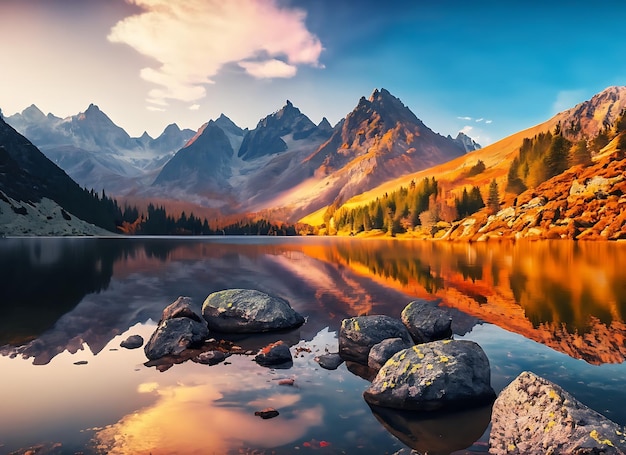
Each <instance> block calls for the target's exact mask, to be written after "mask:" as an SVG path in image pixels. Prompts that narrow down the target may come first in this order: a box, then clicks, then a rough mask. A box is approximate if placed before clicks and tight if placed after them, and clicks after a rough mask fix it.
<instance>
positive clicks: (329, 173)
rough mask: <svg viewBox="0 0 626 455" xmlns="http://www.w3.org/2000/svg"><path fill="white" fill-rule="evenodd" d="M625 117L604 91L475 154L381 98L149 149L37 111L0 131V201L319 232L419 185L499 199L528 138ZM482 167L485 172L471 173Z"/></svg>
mask: <svg viewBox="0 0 626 455" xmlns="http://www.w3.org/2000/svg"><path fill="white" fill-rule="evenodd" d="M624 109H626V87H610V88H608V89H606V90H604V91H603V92H601V93H599V94H598V95H596V96H594V97H593V98H592V99H591V100H589V101H586V102H584V103H581V104H579V105H578V106H575V107H573V108H571V109H569V110H566V111H564V112H561V113H559V114H557V115H556V116H555V117H553V118H552V119H550V120H548V121H546V122H545V123H542V124H540V125H537V126H535V127H532V128H529V129H527V130H524V131H521V132H520V133H517V134H515V135H512V136H510V137H508V138H505V139H503V140H501V141H500V142H498V143H496V144H492V145H490V146H489V147H486V148H483V149H481V148H480V145H478V144H476V143H475V142H474V141H473V140H472V139H471V138H470V137H468V136H467V135H465V134H463V133H459V134H458V136H457V137H456V138H452V137H451V136H447V137H444V136H442V135H440V134H437V133H435V132H433V131H432V130H431V129H429V128H428V127H427V126H426V125H424V123H423V122H422V121H421V120H420V119H419V118H418V117H417V116H416V115H415V114H414V113H413V112H411V110H410V109H409V108H407V107H406V106H405V105H404V104H403V103H402V102H401V101H400V100H399V99H398V98H396V97H394V96H393V95H392V94H391V93H389V92H388V91H387V90H385V89H376V90H374V91H373V93H372V94H371V95H370V97H369V98H365V97H362V98H361V99H360V100H359V101H358V103H357V105H356V106H355V108H354V109H353V110H352V111H351V112H350V113H348V114H347V115H346V117H345V118H343V119H342V120H341V121H339V122H338V123H337V124H336V125H334V126H331V125H330V124H329V122H328V121H327V120H326V119H323V120H322V121H321V122H320V123H319V124H317V125H316V124H315V123H314V122H312V121H311V120H310V119H309V118H308V117H307V116H306V115H305V114H303V113H302V112H301V111H300V110H299V109H298V108H297V107H295V106H294V105H293V104H292V103H291V102H290V101H287V102H286V103H285V105H284V106H283V107H282V108H281V109H279V110H278V111H276V112H274V113H272V114H270V115H268V116H266V117H264V118H263V119H261V120H260V121H259V122H258V124H257V126H256V127H255V128H254V129H252V130H248V129H242V128H240V127H239V126H237V125H236V124H235V123H233V122H232V121H231V120H230V119H229V118H228V117H226V116H225V115H223V114H222V115H221V116H220V117H219V118H217V119H215V120H210V121H208V122H207V123H205V124H204V125H202V127H201V128H200V129H199V130H198V131H197V132H193V131H191V130H181V129H180V128H179V127H178V126H177V125H175V124H172V125H170V126H168V127H167V128H166V129H165V130H164V132H163V133H162V134H161V135H160V136H159V137H157V138H156V139H153V138H151V137H150V136H149V135H147V134H145V133H144V134H143V135H142V136H141V137H139V138H132V137H130V136H129V135H128V134H127V133H126V132H125V131H124V130H123V129H122V128H120V127H118V126H116V125H115V124H114V123H113V122H112V121H111V120H110V119H109V117H108V116H107V115H106V114H104V113H103V112H102V111H100V109H99V108H98V107H97V106H94V105H90V106H89V108H88V109H87V110H86V111H85V112H83V113H80V114H78V115H75V116H71V117H68V118H65V119H61V118H59V117H56V116H54V115H52V114H48V115H45V114H43V112H41V111H40V110H39V109H38V108H37V107H36V106H34V105H33V106H30V107H29V108H27V109H25V110H24V111H23V112H22V113H20V114H15V115H12V116H9V117H6V118H5V119H4V120H5V121H6V123H5V121H2V124H1V125H0V126H1V127H2V128H0V132H2V135H0V146H3V147H4V149H3V150H0V161H1V163H0V165H1V166H2V173H0V190H2V191H3V194H4V197H5V198H11V200H12V201H18V200H22V201H32V200H36V199H41V198H42V197H49V196H50V198H51V199H52V200H55V201H57V203H59V204H61V205H63V199H62V194H61V193H63V192H64V191H69V192H70V193H72V192H74V191H75V190H76V188H78V189H80V187H79V186H78V185H75V184H73V182H72V183H70V182H71V181H72V179H74V180H75V181H76V182H78V184H79V185H80V186H83V187H86V188H95V189H96V190H98V191H100V190H101V189H104V190H105V191H106V192H107V193H108V194H109V195H118V196H125V195H128V194H132V197H133V198H134V200H137V199H140V200H144V201H149V200H158V201H160V203H165V204H166V205H167V203H168V201H170V202H171V203H172V204H176V203H181V202H185V203H187V204H194V206H196V207H198V208H204V209H207V208H210V209H212V210H214V211H215V213H221V214H223V215H232V214H244V213H260V214H262V215H265V216H269V217H273V218H274V219H281V220H285V221H298V220H300V219H303V217H305V218H304V219H305V221H306V222H310V223H313V224H315V223H319V222H320V220H321V217H322V214H323V213H324V212H325V211H326V210H327V209H328V208H329V207H332V208H333V210H335V209H337V208H339V207H341V206H343V205H345V204H352V205H354V204H355V201H359V203H366V202H367V201H370V200H373V199H375V198H377V197H381V196H382V195H383V194H385V193H387V192H390V191H393V190H395V189H397V188H399V187H400V185H404V186H408V184H409V183H410V182H411V181H418V180H419V179H422V178H423V177H425V176H428V177H431V176H435V177H437V179H438V180H439V179H441V181H443V182H445V185H446V191H448V192H454V191H457V189H458V188H460V189H462V188H463V187H464V186H467V185H477V186H479V187H481V189H482V190H483V191H485V190H486V188H485V187H486V186H487V185H488V183H489V181H490V180H492V179H496V180H497V181H498V182H499V183H501V184H502V185H501V188H503V187H504V186H505V183H506V182H505V180H506V174H507V171H508V169H509V167H510V163H511V161H512V159H513V158H514V157H515V156H516V155H517V153H518V150H519V147H520V146H521V144H522V142H523V140H524V139H525V138H532V137H533V136H534V135H537V134H539V133H542V132H546V131H551V130H553V129H554V128H555V127H557V125H558V128H559V129H560V130H562V131H563V134H564V135H566V136H567V137H568V138H569V139H570V140H572V141H574V140H578V139H580V138H593V137H595V136H597V134H598V133H599V132H600V131H603V130H606V128H608V127H610V126H611V125H613V124H614V122H615V121H616V119H617V118H618V117H619V115H620V114H621V113H622V112H623V110H624ZM0 117H1V116H0ZM9 125H13V127H14V128H15V130H18V131H19V132H20V133H22V135H23V136H25V137H26V138H28V140H27V139H24V138H23V137H22V136H20V135H19V133H18V132H17V131H15V130H14V129H13V128H12V127H11V126H9ZM16 135H17V136H16ZM29 140H32V141H33V143H34V145H33V143H31V142H29ZM20 144H21V145H20ZM24 144H28V145H24ZM35 146H37V147H39V149H41V151H42V152H43V153H44V154H45V155H46V156H47V157H48V158H49V159H46V157H45V156H43V155H42V154H41V153H40V152H39V150H37V147H35ZM24 147H26V148H24ZM607 150H608V149H607ZM51 161H53V162H54V163H56V164H57V165H58V166H60V167H61V168H62V169H64V170H65V172H67V174H69V177H71V178H72V179H70V178H69V177H68V175H67V174H65V172H63V171H62V170H61V169H59V168H58V167H57V166H55V165H54V164H53V163H52V162H51ZM478 161H481V162H482V165H483V166H484V170H483V171H481V172H480V173H478V174H475V173H470V172H468V170H469V169H470V168H471V167H472V166H474V165H475V164H476V163H477V162H478ZM52 166H53V167H52ZM7 176H11V177H7ZM13 177H14V178H13ZM38 179H39V180H38ZM20 182H21V183H20ZM72 185H74V186H72ZM70 187H71V190H68V188H70ZM42 189H43V190H45V191H43V193H42V192H41V191H40V190H42ZM33 191H35V192H34V193H33ZM81 191H84V190H81ZM44 194H46V196H43V195H44ZM76 194H78V193H76ZM92 194H93V193H92ZM484 194H486V191H485V193H484ZM70 199H71V198H70ZM65 202H66V203H67V200H65ZM11 203H13V202H11ZM65 209H66V210H67V208H65ZM68 212H70V211H69V210H68Z"/></svg>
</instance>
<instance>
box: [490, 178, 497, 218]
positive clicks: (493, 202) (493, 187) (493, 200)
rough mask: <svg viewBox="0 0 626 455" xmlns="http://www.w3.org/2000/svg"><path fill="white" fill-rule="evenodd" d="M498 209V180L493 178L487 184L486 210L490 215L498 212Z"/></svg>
mask: <svg viewBox="0 0 626 455" xmlns="http://www.w3.org/2000/svg"><path fill="white" fill-rule="evenodd" d="M499 210H500V194H499V191H498V182H496V179H493V180H492V181H491V183H490V184H489V197H488V198H487V211H488V212H489V214H490V215H494V214H496V213H498V211H499Z"/></svg>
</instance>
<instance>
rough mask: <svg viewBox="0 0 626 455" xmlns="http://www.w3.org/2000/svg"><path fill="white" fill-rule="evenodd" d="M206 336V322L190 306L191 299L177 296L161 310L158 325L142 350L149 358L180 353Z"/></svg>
mask: <svg viewBox="0 0 626 455" xmlns="http://www.w3.org/2000/svg"><path fill="white" fill-rule="evenodd" d="M208 336H209V329H208V327H207V324H206V322H205V321H204V320H203V319H202V318H201V317H200V316H199V315H198V314H197V313H195V312H194V311H193V309H192V308H191V299H190V298H189V297H179V298H178V299H176V301H175V302H173V303H171V304H170V305H168V306H167V307H166V308H165V309H164V310H163V313H162V315H161V320H160V321H159V325H158V326H157V328H156V330H155V331H154V332H153V333H152V336H151V337H150V339H149V340H148V342H147V343H146V345H145V346H144V352H145V354H146V357H148V359H150V360H156V359H159V358H161V357H164V356H166V355H180V354H181V353H182V352H183V351H184V350H185V349H188V348H192V347H195V346H198V345H200V344H202V342H204V340H206V339H207V338H208Z"/></svg>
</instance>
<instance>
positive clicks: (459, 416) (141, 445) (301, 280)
mask: <svg viewBox="0 0 626 455" xmlns="http://www.w3.org/2000/svg"><path fill="white" fill-rule="evenodd" d="M0 276H1V277H2V278H1V280H2V281H1V282H2V285H1V286H0V308H1V311H2V315H1V317H0V372H1V375H0V383H1V385H2V386H1V387H0V453H3V454H4V453H11V452H14V451H18V450H20V452H18V453H26V451H25V449H26V448H35V449H39V450H40V452H38V453H48V454H57V453H63V454H65V453H67V454H75V453H84V454H92V453H112V454H165V453H167V454H175V453H178V454H190V453H198V454H200V453H201V454H259V455H260V454H293V453H302V454H303V453H309V452H311V451H315V453H320V454H324V453H329V454H344V453H345V454H393V453H395V452H397V451H399V450H401V449H403V448H407V447H413V448H415V449H416V450H418V452H420V453H425V452H427V453H428V454H431V455H432V454H447V453H452V452H454V453H458V454H461V453H486V452H487V451H488V441H489V430H490V407H487V408H479V409H475V410H471V411H463V412H456V413H447V414H438V413H431V414H419V413H406V412H405V413H403V412H395V411H391V410H372V409H370V407H369V406H368V405H367V404H366V402H365V401H364V399H363V396H362V393H363V391H364V390H365V389H366V388H367V386H368V381H367V380H366V379H363V378H362V377H361V376H359V374H361V372H360V371H359V369H358V368H354V366H352V367H351V368H350V369H348V367H347V366H346V364H345V363H344V364H342V365H341V366H340V367H339V368H338V369H336V370H325V369H323V368H321V367H320V366H319V365H318V363H317V362H316V361H315V357H316V356H318V355H321V354H324V353H325V352H327V351H329V352H336V351H337V348H338V346H337V334H338V330H339V327H340V325H341V321H342V320H343V319H344V318H348V317H352V316H356V315H364V314H386V315H390V316H394V317H399V316H400V312H401V311H402V309H403V308H404V307H405V306H406V305H407V304H408V303H409V302H410V301H411V300H415V299H418V298H419V299H431V300H436V301H438V302H439V306H440V307H441V308H443V309H444V310H446V311H448V312H449V314H450V316H451V317H452V319H453V325H452V328H453V331H454V338H455V339H467V340H473V341H475V342H477V343H478V344H480V345H481V346H482V348H483V349H484V351H485V352H486V354H487V356H488V358H489V362H490V365H491V383H492V386H493V388H494V389H495V391H496V392H499V391H500V390H502V389H503V388H504V387H505V386H506V385H507V384H509V383H510V382H511V381H512V380H513V379H514V378H515V377H516V376H517V375H518V374H519V373H521V372H522V371H525V370H530V371H533V372H534V373H536V374H538V375H540V376H543V377H544V378H546V379H549V380H551V381H553V382H555V383H557V384H558V385H560V386H562V387H563V388H564V389H565V390H567V391H569V392H570V393H572V394H573V395H574V396H575V397H576V398H578V399H579V400H580V401H582V402H583V403H584V404H586V405H588V406H590V407H591V408H593V409H595V410H596V411H598V412H600V413H602V414H604V415H605V416H606V417H608V418H610V419H611V420H613V421H615V422H617V423H619V424H621V425H625V424H626V407H624V403H626V388H625V387H624V380H625V379H626V364H625V363H624V359H625V357H626V341H625V340H626V324H625V321H624V317H625V316H626V242H618V243H601V242H598V243H583V242H571V241H541V242H528V243H525V242H517V243H479V244H477V243H473V244H470V243H450V242H427V241H408V240H395V239H384V240H383V239H353V238H324V237H297V238H290V237H288V238H284V237H283V238H279V237H209V238H206V237H203V238H198V237H192V238H186V237H185V238H182V237H167V238H147V237H120V238H3V239H0ZM227 288H251V289H258V290H261V291H264V292H267V293H269V294H273V295H277V296H280V297H283V298H285V299H286V300H288V301H289V302H290V303H291V305H292V307H293V308H294V309H296V310H297V311H298V312H299V313H301V314H302V315H303V316H305V317H306V319H307V320H306V323H305V324H304V325H303V326H301V327H300V328H298V329H296V330H292V331H290V332H286V333H274V334H265V335H255V336H253V335H247V336H237V337H235V336H233V337H231V338H230V339H231V340H232V341H233V342H234V343H235V344H237V345H238V346H241V347H242V348H243V349H244V350H245V351H248V352H250V351H252V352H254V353H256V352H257V351H258V350H259V349H260V348H261V347H263V346H265V345H267V344H268V343H270V342H274V341H277V340H279V339H282V340H284V341H285V342H286V343H288V344H289V345H290V346H291V352H292V354H293V355H294V361H293V366H292V367H291V368H288V369H272V368H266V367H262V366H260V365H258V364H256V362H254V361H253V358H254V356H253V355H232V356H230V357H228V358H227V359H226V361H225V362H222V363H219V364H217V365H212V366H209V365H203V364H199V363H194V362H192V361H186V362H183V363H178V364H174V365H171V366H170V367H169V368H167V367H166V368H157V367H155V366H147V365H146V362H147V359H146V357H145V354H144V352H143V349H133V350H129V349H125V348H121V347H120V342H121V341H122V340H125V339H126V338H127V337H128V336H130V335H135V334H137V335H141V336H142V337H143V338H144V339H145V340H147V339H148V338H149V337H150V335H151V333H152V332H153V331H154V330H155V328H156V323H157V321H158V320H159V318H160V315H161V312H162V310H163V309H164V308H165V307H166V306H167V305H168V304H170V303H171V302H173V301H174V300H176V298H177V297H178V296H189V297H191V298H192V300H193V303H194V305H195V309H196V310H197V311H198V312H199V311H200V308H201V306H202V303H203V301H204V299H205V298H206V297H207V296H208V295H209V294H210V293H212V292H214V291H218V290H222V289H227ZM281 379H293V380H294V381H293V384H291V385H289V384H287V385H285V384H284V382H290V381H282V383H280V384H279V382H281V381H280V380H281ZM266 407H273V408H275V409H277V410H278V411H279V413H280V414H279V416H277V417H275V418H272V419H267V420H264V419H261V418H259V417H257V416H255V411H258V410H261V409H264V408H266ZM455 451H457V452H455ZM33 453H34V452H33Z"/></svg>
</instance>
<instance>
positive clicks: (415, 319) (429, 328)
mask: <svg viewBox="0 0 626 455" xmlns="http://www.w3.org/2000/svg"><path fill="white" fill-rule="evenodd" d="M402 322H403V323H404V325H405V326H406V327H407V329H409V332H410V333H411V337H413V341H415V343H417V344H419V343H428V342H430V341H436V340H443V339H446V338H450V337H451V336H452V318H451V317H450V315H449V314H448V313H446V312H445V311H443V310H442V309H441V308H437V307H436V306H435V304H434V303H433V302H429V301H428V300H414V301H412V302H410V303H409V304H408V305H407V306H406V307H405V308H404V310H402Z"/></svg>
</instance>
